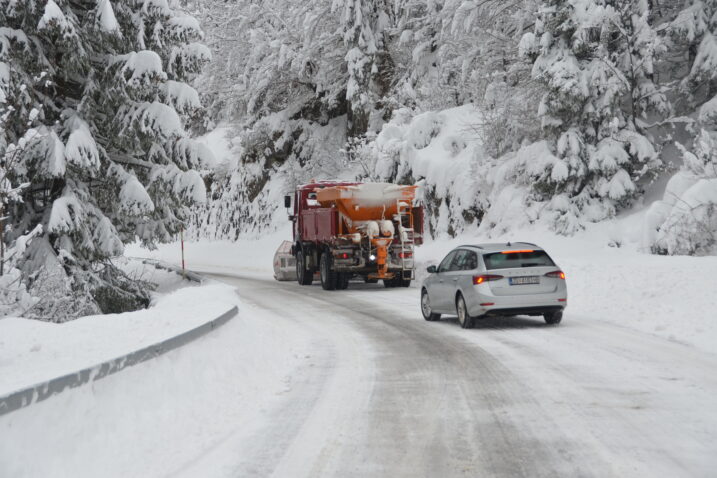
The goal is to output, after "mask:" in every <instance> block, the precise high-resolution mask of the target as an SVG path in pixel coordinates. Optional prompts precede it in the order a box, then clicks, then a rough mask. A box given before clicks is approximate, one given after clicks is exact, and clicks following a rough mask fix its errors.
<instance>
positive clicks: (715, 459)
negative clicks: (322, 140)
mask: <svg viewBox="0 0 717 478" xmlns="http://www.w3.org/2000/svg"><path fill="white" fill-rule="evenodd" d="M214 270H215V271H216V268H215V269H214ZM243 274H246V275H244V276H239V277H237V276H233V275H214V276H213V277H214V278H216V279H219V280H222V281H224V282H226V283H228V284H231V285H233V286H235V287H236V288H237V289H238V291H239V293H240V295H241V305H240V315H239V317H237V318H236V319H234V320H232V321H230V322H229V323H227V324H226V325H225V326H223V327H222V328H221V329H219V330H218V331H217V332H218V333H213V334H209V335H207V336H206V337H204V338H202V339H200V340H198V341H196V342H193V343H191V344H188V345H187V346H185V347H183V348H181V349H178V350H175V351H172V352H169V353H168V354H166V355H163V356H162V357H159V358H158V359H155V360H152V361H150V362H146V363H144V364H140V365H137V366H135V367H132V368H131V369H128V370H125V371H123V372H122V373H119V374H116V375H113V376H111V377H107V378H105V379H104V380H102V381H99V382H96V383H93V384H91V385H88V386H84V387H79V388H77V389H73V390H70V391H67V392H64V393H62V394H60V395H58V396H57V397H53V398H52V399H50V400H47V401H44V402H41V403H38V404H35V405H33V406H31V407H27V408H25V409H22V410H18V411H16V412H13V413H11V414H8V415H5V416H2V417H0V443H2V446H0V476H2V477H4V476H12V477H36V476H42V477H73V478H77V477H94V476H107V477H114V476H117V477H119V476H121V477H123V478H124V477H134V476H136V477H150V476H151V477H155V476H181V477H196V476H202V477H265V476H276V477H292V478H293V477H303V476H306V477H315V476H328V477H347V476H357V477H359V476H360V477H363V476H390V477H394V476H406V477H408V476H411V477H414V476H431V477H432V476H441V477H444V476H445V477H453V476H491V477H493V476H505V477H514V476H526V477H535V476H551V477H553V476H565V477H574V476H596V477H609V476H614V477H626V476H630V477H640V476H645V477H648V476H649V477H654V476H690V477H694V476H696V477H700V476H705V477H707V476H714V470H715V469H716V468H717V453H715V445H714V444H715V443H717V407H715V405H714V397H715V396H717V374H715V373H714V372H715V370H717V355H715V354H713V353H709V352H707V351H704V350H702V349H700V348H696V347H691V346H688V345H684V344H680V343H676V342H673V341H669V340H666V339H664V338H661V337H658V336H654V335H651V334H648V333H644V332H641V331H636V330H633V329H630V328H626V327H621V326H619V325H615V324H614V322H613V321H609V322H608V321H602V320H599V319H598V318H595V317H590V316H583V315H580V314H573V313H571V311H570V308H568V310H567V312H566V314H565V317H564V320H563V324H561V325H560V326H559V327H548V326H546V325H545V324H544V322H543V321H542V319H541V318H525V317H518V318H509V319H495V320H485V321H479V322H478V324H477V327H476V328H475V329H473V330H463V329H461V328H460V327H459V326H458V324H457V322H456V319H454V318H444V319H443V320H441V321H440V322H437V323H428V322H425V321H424V320H423V319H422V317H421V314H420V310H419V307H418V295H419V294H418V292H419V289H417V288H416V287H411V288H409V289H384V288H383V287H382V286H381V285H380V284H376V285H365V284H359V283H352V284H351V286H350V289H349V290H347V291H333V292H327V291H324V290H322V289H321V287H320V286H318V285H314V286H311V287H301V286H299V285H297V284H296V283H294V282H289V283H279V282H276V281H274V280H272V279H271V278H270V276H269V274H268V273H266V272H259V271H255V272H246V271H245V272H244V273H243ZM625 320H630V318H629V316H626V317H625Z"/></svg>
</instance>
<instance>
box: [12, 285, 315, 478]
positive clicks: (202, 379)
mask: <svg viewBox="0 0 717 478" xmlns="http://www.w3.org/2000/svg"><path fill="white" fill-rule="evenodd" d="M166 300H167V301H170V302H173V305H172V306H169V304H164V303H162V301H160V302H159V303H158V305H157V307H158V308H159V309H162V310H164V311H166V312H167V313H166V314H164V313H163V314H162V316H159V317H157V316H153V314H152V313H151V310H150V311H148V312H147V313H137V314H138V315H134V314H124V316H122V317H111V316H110V317H100V318H99V319H102V320H106V321H107V322H106V323H105V324H103V327H104V326H106V329H107V332H106V334H104V333H103V334H102V335H98V334H97V333H91V334H90V333H86V334H85V333H80V332H79V331H82V329H89V328H91V326H90V324H89V321H90V320H92V319H91V318H87V320H85V319H80V320H78V321H74V322H71V323H68V324H64V325H62V326H61V327H67V326H69V325H75V326H76V327H77V331H78V333H76V334H74V333H71V332H67V333H64V332H61V331H59V330H56V331H54V333H53V334H52V335H51V334H50V333H43V334H42V335H39V336H35V338H34V339H33V338H32V337H24V336H19V335H13V337H12V339H13V340H21V341H23V342H34V341H37V342H38V343H42V344H43V345H42V347H41V348H39V349H38V351H37V352H33V353H37V354H43V360H42V363H43V364H44V368H43V366H42V365H41V364H40V363H39V361H38V360H37V359H35V358H33V357H28V356H23V357H12V360H13V363H14V364H15V367H14V368H16V369H24V370H27V371H30V370H32V369H33V367H36V369H37V372H38V373H37V374H36V377H37V378H47V376H49V375H52V374H54V373H59V372H62V371H67V370H65V369H69V368H76V366H79V365H87V363H85V362H86V361H89V362H90V363H92V362H93V361H96V360H101V359H104V358H109V357H111V356H112V355H113V354H112V350H117V351H120V350H123V348H124V347H127V346H129V345H130V344H132V347H134V346H135V345H140V344H141V343H143V342H145V341H146V342H148V343H149V342H153V341H154V339H155V338H160V337H164V336H165V335H171V333H173V331H181V329H182V328H184V327H188V326H190V325H191V321H193V320H194V321H196V320H197V319H199V318H200V317H199V315H201V317H202V318H204V319H206V318H211V317H210V316H211V314H215V312H216V315H218V314H219V313H220V311H221V312H224V311H225V310H226V309H227V308H228V306H231V305H234V304H236V303H237V301H238V298H237V296H236V294H235V292H234V288H233V287H229V286H226V285H210V286H206V287H204V286H203V287H196V288H191V289H183V290H181V291H179V292H178V293H177V294H173V295H172V296H169V297H167V298H166ZM240 308H241V313H240V315H239V316H238V317H236V318H234V319H232V320H230V321H229V322H227V323H226V324H225V325H223V326H222V327H221V328H220V329H217V330H216V331H214V332H213V333H210V334H207V335H206V336H204V337H202V338H200V339H198V340H197V341H195V342H192V343H190V344H187V345H185V346H184V347H181V348H179V349H177V350H174V351H171V352H169V353H167V354H164V355H162V356H160V357H158V358H155V359H153V360H150V361H147V362H144V363H142V364H139V365H136V366H134V367H130V368H127V369H125V370H123V371H122V372H120V373H118V374H115V375H111V376H108V377H106V378H104V379H103V380H100V381H97V382H92V383H91V384H88V385H86V386H82V387H79V388H76V389H72V390H68V391H65V392H63V393H62V394H60V395H57V396H55V397H52V398H51V399H49V400H45V401H43V402H39V403H37V404H34V405H32V406H30V407H27V408H23V409H20V410H18V411H15V412H12V413H10V414H8V415H4V416H2V417H0V437H1V442H2V446H0V476H2V477H13V478H20V477H33V478H34V477H53V478H54V477H73V478H78V477H88V478H89V477H97V476H105V477H150V476H151V477H155V476H175V475H177V474H178V473H179V472H180V471H183V470H187V469H191V468H192V466H193V461H194V460H195V459H196V457H197V456H201V455H203V454H207V453H209V452H211V451H213V450H214V449H215V448H216V447H218V446H220V445H221V444H222V443H223V442H224V441H226V440H229V439H230V438H231V437H232V436H233V435H235V434H237V433H239V434H251V433H252V432H253V431H255V430H256V429H260V428H261V427H263V426H265V425H266V423H267V421H268V418H267V416H266V415H267V413H266V409H267V407H269V406H270V405H271V404H272V403H274V402H275V401H276V400H277V399H278V398H281V396H282V394H285V393H286V391H287V390H288V389H290V388H291V378H290V375H291V372H292V371H293V370H294V368H295V367H296V366H297V365H299V364H302V363H304V362H306V361H307V360H309V359H310V356H311V347H310V345H309V344H310V342H311V340H312V337H311V336H309V335H308V334H307V333H306V332H305V331H304V330H303V329H300V328H298V327H297V328H295V327H292V325H291V323H286V324H283V325H282V326H281V327H279V326H278V325H275V326H272V320H270V319H271V317H268V316H267V315H266V314H265V313H263V312H262V311H261V310H256V309H254V308H252V307H250V306H247V305H240ZM199 312H201V314H197V313H199ZM94 319H95V320H96V319H97V318H94ZM188 319H189V320H188ZM0 322H2V321H0ZM39 325H42V326H45V327H59V326H53V325H52V324H39ZM92 329H93V330H96V329H97V328H96V327H93V328H92ZM153 331H154V338H151V336H152V332H153ZM29 333H34V330H29V329H24V335H29ZM0 337H2V338H1V339H0V340H3V341H5V345H3V346H2V347H0V351H2V353H3V354H5V348H6V346H7V345H8V344H9V342H7V340H8V338H7V337H6V336H5V335H0ZM91 340H95V341H97V342H100V345H99V346H98V347H96V348H95V347H93V348H92V350H91V351H83V349H84V348H85V346H86V342H87V341H91ZM78 349H79V350H78ZM50 350H51V351H52V352H51V353H50ZM46 351H47V352H48V353H46V354H44V353H43V352H46ZM269 353H270V356H269ZM31 354H32V353H31ZM31 354H30V355H31ZM6 358H7V357H4V359H6ZM18 358H22V360H29V361H30V363H29V364H28V366H27V368H25V366H24V365H23V366H22V367H18V366H17V364H18V362H17V361H16V360H17V359H18ZM54 361H59V362H57V364H55V363H53V362H54ZM19 363H23V362H19ZM3 365H4V367H3V368H2V372H0V377H2V381H3V388H5V387H6V386H9V385H10V381H9V380H7V379H8V377H6V372H9V371H10V370H11V369H12V367H10V366H9V364H7V363H6V361H5V360H3ZM13 373H14V372H13ZM18 373H19V372H18ZM14 382H15V383H16V384H17V385H20V384H22V383H24V380H21V379H20V377H18V380H15V381H14ZM232 451H233V452H234V453H236V450H232ZM217 474H220V475H222V473H216V472H215V473H214V475H215V476H216V475H217ZM223 475H228V474H227V473H223ZM188 476H209V475H206V474H204V473H202V472H197V473H196V474H191V473H190V474H189V475H188Z"/></svg>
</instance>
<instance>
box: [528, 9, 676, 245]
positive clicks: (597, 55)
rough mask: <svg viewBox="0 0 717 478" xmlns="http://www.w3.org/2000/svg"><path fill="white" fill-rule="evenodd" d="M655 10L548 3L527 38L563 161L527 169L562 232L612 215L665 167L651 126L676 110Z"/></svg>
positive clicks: (544, 116) (545, 115) (547, 128)
mask: <svg viewBox="0 0 717 478" xmlns="http://www.w3.org/2000/svg"><path fill="white" fill-rule="evenodd" d="M649 14H650V11H649V9H648V6H647V2H646V1H643V0H628V1H625V0H615V1H612V0H581V1H568V0H546V1H544V2H543V5H542V7H541V10H540V15H539V19H538V21H536V27H535V32H534V33H528V34H526V36H525V37H524V38H523V41H522V42H521V50H522V51H523V53H524V54H525V55H527V56H528V57H529V58H530V59H531V60H532V61H533V76H534V78H536V79H538V80H539V81H541V83H542V85H543V88H544V90H545V92H544V95H543V99H542V101H541V104H540V107H539V111H538V115H539V117H540V119H541V121H542V127H543V130H544V132H545V133H546V134H547V136H548V138H549V139H550V141H551V146H552V149H553V152H554V155H555V156H553V157H552V158H551V159H548V160H546V161H544V162H543V163H541V164H538V165H533V166H532V167H531V166H529V167H528V168H527V170H528V174H529V175H530V176H531V177H532V179H533V180H534V181H535V188H534V190H535V194H536V196H537V198H538V199H544V200H548V199H551V201H552V204H551V205H552V208H553V209H554V211H555V214H556V215H555V226H556V228H557V229H558V230H559V231H561V232H565V233H570V232H572V231H574V230H575V229H576V228H579V227H580V221H579V219H578V218H579V217H585V218H587V219H588V220H593V221H598V220H601V219H604V218H606V217H610V216H612V215H613V214H615V212H616V210H617V209H619V208H620V207H624V206H627V205H628V204H630V203H631V201H632V200H633V199H634V198H635V197H637V196H638V195H639V193H640V190H641V185H640V180H641V179H643V178H645V177H646V176H648V175H649V174H650V173H652V172H654V171H656V170H657V169H658V168H659V166H660V161H659V159H658V153H657V151H656V149H655V147H654V145H653V143H652V141H651V140H650V138H649V137H648V136H647V135H646V132H645V129H644V123H643V122H644V120H645V119H646V118H647V114H648V113H649V112H651V111H665V110H666V109H668V108H669V105H668V103H667V99H666V98H665V97H664V95H662V93H661V92H660V90H659V88H657V87H656V86H655V84H654V82H653V77H654V71H653V64H654V58H655V55H656V53H657V52H658V51H659V49H660V48H661V46H660V42H659V38H658V37H657V35H656V34H655V32H654V31H653V30H652V28H651V26H650V24H649V21H648V19H649ZM536 166H537V167H536Z"/></svg>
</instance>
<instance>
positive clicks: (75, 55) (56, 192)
mask: <svg viewBox="0 0 717 478" xmlns="http://www.w3.org/2000/svg"><path fill="white" fill-rule="evenodd" d="M0 24H2V25H3V27H2V28H0V62H1V63H0V73H3V74H2V75H0V86H2V90H3V99H4V102H0V108H2V112H1V113H0V114H2V115H3V118H4V128H3V131H2V138H1V139H0V154H2V155H4V156H5V157H7V156H8V155H9V154H10V155H13V156H14V157H15V158H16V161H15V163H14V164H15V166H14V167H13V170H12V171H8V176H9V177H10V178H11V180H12V181H14V182H16V183H17V182H29V183H30V186H29V187H28V188H27V189H25V190H24V191H23V193H22V202H18V203H16V204H15V205H13V207H12V209H11V211H10V217H9V219H8V227H9V228H10V229H11V231H12V234H11V236H10V238H12V237H13V236H14V237H18V236H19V235H21V234H23V233H24V231H26V230H29V229H32V228H33V227H34V226H35V225H37V224H40V225H42V226H43V230H44V234H43V236H42V237H39V238H36V239H35V240H34V241H33V242H32V243H31V244H30V246H29V247H28V248H27V251H25V255H24V260H23V261H21V264H20V265H19V267H21V268H22V270H23V272H24V274H25V276H26V278H27V282H28V285H29V287H30V288H31V290H36V291H37V292H38V295H43V296H45V297H53V298H54V300H52V301H43V302H42V303H41V304H39V305H38V306H36V307H35V308H34V309H33V310H32V311H31V312H30V314H32V315H35V316H39V317H45V318H48V319H51V320H64V319H65V318H68V317H73V316H77V315H81V314H87V313H94V312H98V311H104V312H108V311H115V310H122V309H126V308H134V307H138V306H140V305H142V304H146V303H147V302H148V295H147V291H144V290H141V289H140V288H138V287H137V285H136V284H134V283H133V282H132V281H131V280H129V279H128V278H126V277H124V276H123V275H122V274H121V273H120V271H119V270H118V269H116V268H115V267H113V266H112V264H111V262H110V261H109V259H110V258H111V257H113V256H116V255H118V254H120V253H121V252H122V250H123V244H124V243H126V242H128V241H134V240H135V239H136V238H139V239H140V240H141V241H142V242H144V243H145V244H147V245H152V244H154V243H156V242H161V241H167V240H170V239H171V238H172V237H173V236H174V234H176V233H177V232H178V231H179V230H180V229H181V228H182V227H183V224H184V223H185V221H186V219H187V217H188V214H189V209H188V206H190V205H191V204H195V203H201V202H203V201H204V198H205V191H204V183H203V181H202V178H201V177H200V176H199V174H198V173H197V172H196V171H195V170H194V169H195V168H196V167H197V166H198V165H199V163H200V161H202V158H203V156H205V155H207V154H209V153H208V152H207V151H206V150H204V149H203V148H201V147H200V146H198V145H197V144H196V143H194V142H193V141H192V140H191V139H190V138H189V137H188V135H187V133H186V131H185V125H186V124H187V123H188V122H190V121H193V120H195V119H196V118H197V116H198V115H201V114H202V107H201V105H200V103H199V96H198V93H197V91H196V90H195V89H194V88H192V87H191V86H190V85H189V84H188V83H187V82H188V81H189V80H191V79H192V77H193V76H194V75H196V74H197V73H199V72H200V70H201V68H202V67H203V65H205V64H206V63H207V61H209V59H210V54H209V51H208V49H207V48H206V47H205V46H203V45H202V44H201V43H199V41H200V40H201V38H202V32H201V30H200V28H199V25H198V22H197V21H196V20H195V19H194V18H192V17H189V16H186V15H184V14H182V13H181V12H179V11H177V10H174V9H172V8H170V6H169V5H168V3H167V1H166V0H144V1H138V0H128V1H111V0H99V1H97V2H90V3H87V2H86V3H79V4H78V3H74V2H68V1H66V0H47V1H44V0H39V1H36V0H0ZM5 25H6V26H5ZM26 118H27V119H26Z"/></svg>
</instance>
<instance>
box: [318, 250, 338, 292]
mask: <svg viewBox="0 0 717 478" xmlns="http://www.w3.org/2000/svg"><path fill="white" fill-rule="evenodd" d="M319 273H320V275H321V287H322V288H323V289H324V290H334V289H336V283H337V282H338V281H337V279H338V278H337V277H336V275H337V274H336V272H334V271H332V270H331V255H330V254H329V252H327V251H324V252H323V253H322V254H321V260H320V261H319Z"/></svg>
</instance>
